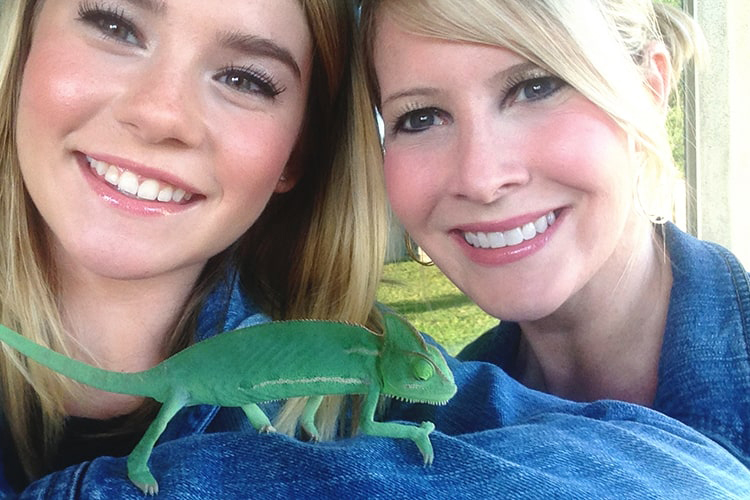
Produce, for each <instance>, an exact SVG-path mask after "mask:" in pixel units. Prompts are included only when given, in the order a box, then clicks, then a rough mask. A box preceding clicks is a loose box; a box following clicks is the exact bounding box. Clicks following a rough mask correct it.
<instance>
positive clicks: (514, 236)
mask: <svg viewBox="0 0 750 500" xmlns="http://www.w3.org/2000/svg"><path fill="white" fill-rule="evenodd" d="M503 236H504V237H505V246H506V247H512V246H516V245H518V244H519V243H521V242H522V241H523V233H522V232H521V228H520V227H517V228H515V229H511V230H510V231H503Z"/></svg>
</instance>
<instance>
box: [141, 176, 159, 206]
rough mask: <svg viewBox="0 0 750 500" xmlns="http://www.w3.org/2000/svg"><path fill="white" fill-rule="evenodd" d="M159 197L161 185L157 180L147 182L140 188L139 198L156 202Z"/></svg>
mask: <svg viewBox="0 0 750 500" xmlns="http://www.w3.org/2000/svg"><path fill="white" fill-rule="evenodd" d="M157 196H159V183H158V182H156V181H155V180H153V179H148V180H145V181H143V182H141V185H140V186H138V198H141V199H144V200H150V201H154V200H155V199H156V197H157Z"/></svg>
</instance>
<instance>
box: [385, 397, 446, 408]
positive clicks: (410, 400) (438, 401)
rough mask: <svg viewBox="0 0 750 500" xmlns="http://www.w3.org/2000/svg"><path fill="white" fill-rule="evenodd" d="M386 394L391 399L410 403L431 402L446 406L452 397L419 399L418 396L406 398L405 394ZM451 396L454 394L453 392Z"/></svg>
mask: <svg viewBox="0 0 750 500" xmlns="http://www.w3.org/2000/svg"><path fill="white" fill-rule="evenodd" d="M386 395H387V396H388V397H389V398H391V399H395V400H397V401H401V402H403V403H410V404H412V403H419V404H429V405H436V406H445V405H446V404H448V401H449V400H450V397H449V398H446V399H418V398H405V397H403V396H395V395H393V396H392V395H390V394H386ZM451 396H453V395H452V394H451Z"/></svg>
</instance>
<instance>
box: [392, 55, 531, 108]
mask: <svg viewBox="0 0 750 500" xmlns="http://www.w3.org/2000/svg"><path fill="white" fill-rule="evenodd" d="M538 67H539V66H538V65H536V64H534V63H533V62H531V61H523V62H520V63H518V64H514V65H513V66H508V67H507V68H505V69H503V70H501V71H498V72H497V73H495V74H494V75H492V77H490V79H489V81H490V82H503V81H505V80H507V79H508V78H509V77H510V76H511V75H512V74H514V73H523V72H526V71H530V70H532V69H534V68H538ZM438 93H440V90H439V89H438V88H436V87H415V88H411V89H407V90H404V91H402V92H396V93H395V94H391V95H389V96H388V98H387V99H384V100H383V102H382V104H381V107H383V106H385V105H386V104H388V103H390V102H391V101H396V100H398V99H402V98H404V97H415V96H420V97H431V96H434V95H436V94H438Z"/></svg>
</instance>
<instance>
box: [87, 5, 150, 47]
mask: <svg viewBox="0 0 750 500" xmlns="http://www.w3.org/2000/svg"><path fill="white" fill-rule="evenodd" d="M78 18H79V19H80V20H81V21H83V22H84V23H86V24H89V25H91V26H92V27H94V28H96V29H98V30H99V31H100V32H101V34H102V36H103V37H104V38H108V39H112V40H115V41H117V42H120V43H126V44H133V45H138V46H139V47H141V46H143V44H142V42H141V34H140V33H139V32H138V29H136V27H135V25H134V24H133V23H132V22H131V21H129V20H128V19H127V18H126V17H125V12H124V11H123V10H122V9H114V8H111V7H106V6H103V5H101V4H99V3H90V2H83V3H81V4H80V6H79V7H78ZM102 23H108V24H106V25H104V24H102ZM115 27H116V30H117V31H120V30H125V31H126V32H127V33H126V34H125V36H122V35H117V34H115V33H113V30H112V28H115ZM127 35H132V36H133V38H134V40H133V41H130V40H128V36H127Z"/></svg>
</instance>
